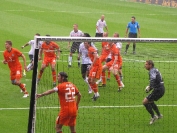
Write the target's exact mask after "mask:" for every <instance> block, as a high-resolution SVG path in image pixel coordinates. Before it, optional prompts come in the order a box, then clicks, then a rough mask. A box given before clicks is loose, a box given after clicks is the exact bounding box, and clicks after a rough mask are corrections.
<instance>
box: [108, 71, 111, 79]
mask: <svg viewBox="0 0 177 133" xmlns="http://www.w3.org/2000/svg"><path fill="white" fill-rule="evenodd" d="M110 75H111V72H110V71H109V70H108V78H109V79H110Z"/></svg>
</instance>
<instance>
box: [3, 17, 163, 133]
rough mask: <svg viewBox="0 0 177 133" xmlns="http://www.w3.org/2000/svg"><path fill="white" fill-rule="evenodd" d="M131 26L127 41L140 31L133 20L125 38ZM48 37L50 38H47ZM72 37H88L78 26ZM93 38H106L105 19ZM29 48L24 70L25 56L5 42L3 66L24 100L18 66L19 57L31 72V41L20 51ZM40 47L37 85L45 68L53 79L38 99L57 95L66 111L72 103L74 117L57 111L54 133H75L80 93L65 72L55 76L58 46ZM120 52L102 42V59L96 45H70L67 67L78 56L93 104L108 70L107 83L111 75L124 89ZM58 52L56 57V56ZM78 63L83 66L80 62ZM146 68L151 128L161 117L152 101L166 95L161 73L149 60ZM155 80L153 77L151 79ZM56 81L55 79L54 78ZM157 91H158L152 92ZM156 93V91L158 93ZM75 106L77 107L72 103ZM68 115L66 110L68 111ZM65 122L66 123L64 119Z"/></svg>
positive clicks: (115, 45) (112, 44)
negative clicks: (65, 128)
mask: <svg viewBox="0 0 177 133" xmlns="http://www.w3.org/2000/svg"><path fill="white" fill-rule="evenodd" d="M132 25H135V26H134V29H133V30H132V31H131V30H130V32H129V37H137V32H136V34H135V33H133V32H135V29H138V31H139V24H138V23H137V22H135V17H132V21H131V22H130V23H128V26H127V29H126V35H127V32H128V29H129V28H130V29H132V28H131V27H132ZM104 28H105V29H106V30H107V31H106V32H104V30H103V29H104ZM36 36H40V34H38V33H37V34H36ZM47 36H49V35H47ZM70 36H71V37H90V35H89V33H83V32H82V31H81V30H79V29H78V25H77V24H74V25H73V31H71V33H70ZM95 36H96V37H108V27H107V25H106V21H105V20H104V15H102V16H101V19H99V20H98V22H97V23H96V35H95ZM113 37H119V34H118V33H117V32H115V33H114V34H113ZM129 44H130V43H128V44H127V45H126V50H125V54H126V53H127V50H128V47H129ZM28 45H31V50H30V51H29V58H30V60H31V62H30V64H29V65H28V66H26V58H25V56H24V55H23V54H22V53H21V52H20V51H19V50H17V49H15V48H12V42H11V41H6V42H5V48H6V50H5V51H4V53H3V54H4V61H3V63H4V64H8V66H9V68H10V72H11V73H10V77H11V82H12V84H13V85H17V86H19V87H20V89H21V91H22V92H23V93H24V96H23V97H24V98H26V97H28V96H29V94H28V92H27V90H26V85H25V84H24V83H21V82H20V79H21V77H22V65H21V63H20V62H19V59H18V58H19V57H22V59H23V62H24V75H26V71H30V70H33V64H34V60H33V58H34V57H33V56H34V49H35V48H34V40H31V41H29V42H28V43H26V44H25V45H23V46H22V47H21V48H24V47H26V46H28ZM38 45H39V46H40V52H39V60H41V59H42V54H43V53H44V58H43V61H42V65H41V69H40V71H39V73H38V78H37V82H38V83H39V82H40V79H41V77H42V74H43V72H44V70H45V68H46V67H47V66H49V65H50V66H51V70H52V76H53V87H54V88H53V89H52V90H49V91H46V92H44V93H42V94H37V98H39V97H42V96H44V95H48V94H51V93H53V92H58V95H59V98H60V105H61V106H63V107H65V106H66V105H67V106H70V105H68V103H69V102H73V104H72V108H73V109H74V110H75V111H74V117H73V109H71V110H69V111H71V112H72V113H71V114H72V117H71V118H70V121H68V116H65V115H66V114H65V113H64V112H66V110H62V109H61V111H60V115H59V117H60V118H59V117H58V118H57V122H56V131H57V133H62V130H61V128H62V126H63V125H68V122H69V126H70V127H71V128H70V129H71V131H72V132H73V133H75V132H76V131H75V123H76V114H77V109H78V104H79V102H80V98H81V94H80V93H79V90H78V89H77V87H76V86H75V85H74V84H73V83H71V82H68V80H67V77H68V76H67V74H66V73H65V72H60V73H59V74H58V75H57V74H56V70H55V65H56V60H57V59H59V57H60V47H59V46H58V44H57V43H55V42H53V41H44V42H39V44H38ZM68 47H70V42H69V43H68ZM121 48H122V43H121V42H102V51H101V55H100V56H99V55H98V50H97V48H96V47H95V45H94V44H93V43H92V42H88V41H86V42H73V43H72V46H71V48H70V54H69V57H68V67H72V54H73V53H75V52H76V51H77V52H78V67H80V65H81V74H82V78H83V79H84V81H85V82H86V83H87V84H88V87H89V90H88V92H89V93H92V92H93V93H94V95H93V97H92V99H93V101H96V100H97V99H98V98H99V97H100V94H99V91H98V84H99V83H100V82H102V83H101V85H100V86H101V87H105V86H106V74H105V72H106V70H108V78H107V80H110V72H112V74H113V75H114V77H115V79H116V82H117V84H118V92H120V91H121V90H122V88H123V87H124V84H123V82H122V77H123V75H122V63H123V61H122V57H121V54H120V49H121ZM56 51H57V54H56ZM133 53H134V54H135V43H134V44H133ZM80 59H81V60H82V62H80ZM145 67H146V69H147V70H149V71H150V86H148V87H146V92H149V91H150V90H152V89H154V91H153V93H151V94H150V95H148V96H147V97H146V98H145V99H144V100H143V104H144V106H145V107H146V109H147V111H148V112H149V113H150V114H151V116H152V118H151V121H150V124H152V123H153V122H154V121H155V120H156V119H159V118H162V115H161V114H160V112H159V110H158V107H157V106H156V104H155V103H154V101H157V100H158V99H160V98H161V97H162V96H163V95H164V92H165V88H164V86H163V80H162V77H161V74H160V72H159V71H158V70H157V69H155V68H154V64H153V62H152V61H151V60H149V61H146V64H145ZM154 74H155V76H157V77H155V76H154ZM56 75H57V76H58V78H57V76H56ZM57 79H58V82H59V83H61V84H59V85H56V82H57ZM155 88H157V89H155ZM157 90H158V91H157ZM75 96H77V97H78V99H77V101H75V100H74V99H75ZM75 102H76V103H75ZM153 110H154V111H155V112H156V113H157V115H158V116H156V115H154V112H153ZM67 111H68V110H67ZM66 118H67V119H66Z"/></svg>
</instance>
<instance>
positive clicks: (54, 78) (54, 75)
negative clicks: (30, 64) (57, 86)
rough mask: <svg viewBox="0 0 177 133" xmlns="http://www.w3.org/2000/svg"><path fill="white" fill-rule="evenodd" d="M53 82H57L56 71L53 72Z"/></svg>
mask: <svg viewBox="0 0 177 133" xmlns="http://www.w3.org/2000/svg"><path fill="white" fill-rule="evenodd" d="M52 77H53V82H56V78H57V77H56V71H55V70H54V71H52Z"/></svg>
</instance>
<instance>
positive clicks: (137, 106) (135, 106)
mask: <svg viewBox="0 0 177 133" xmlns="http://www.w3.org/2000/svg"><path fill="white" fill-rule="evenodd" d="M158 106H159V107H177V105H158ZM139 107H143V105H132V106H79V108H139ZM58 108H60V107H37V108H36V109H58ZM0 110H29V108H0Z"/></svg>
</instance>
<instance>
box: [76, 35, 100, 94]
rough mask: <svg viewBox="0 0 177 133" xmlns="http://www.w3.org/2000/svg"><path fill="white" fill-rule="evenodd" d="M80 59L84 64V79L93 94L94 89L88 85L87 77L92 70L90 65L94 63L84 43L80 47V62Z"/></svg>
mask: <svg viewBox="0 0 177 133" xmlns="http://www.w3.org/2000/svg"><path fill="white" fill-rule="evenodd" d="M84 37H91V36H90V35H89V34H88V33H84ZM91 45H92V47H94V48H95V49H96V50H97V48H96V47H95V46H94V44H93V43H91ZM80 58H81V59H82V62H81V74H82V78H83V79H84V81H85V82H86V83H87V84H88V87H89V89H88V92H89V93H92V89H91V87H90V85H89V83H88V78H87V76H88V74H89V68H90V65H91V64H92V61H91V60H90V58H89V57H88V50H87V49H86V48H85V46H84V43H81V44H80V46H79V56H78V59H79V60H80Z"/></svg>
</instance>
